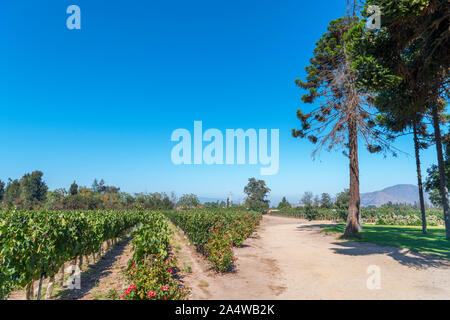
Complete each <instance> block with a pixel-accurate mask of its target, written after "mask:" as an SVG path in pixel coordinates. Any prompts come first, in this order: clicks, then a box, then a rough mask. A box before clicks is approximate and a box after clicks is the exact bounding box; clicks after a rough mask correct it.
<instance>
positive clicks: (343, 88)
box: [292, 0, 450, 238]
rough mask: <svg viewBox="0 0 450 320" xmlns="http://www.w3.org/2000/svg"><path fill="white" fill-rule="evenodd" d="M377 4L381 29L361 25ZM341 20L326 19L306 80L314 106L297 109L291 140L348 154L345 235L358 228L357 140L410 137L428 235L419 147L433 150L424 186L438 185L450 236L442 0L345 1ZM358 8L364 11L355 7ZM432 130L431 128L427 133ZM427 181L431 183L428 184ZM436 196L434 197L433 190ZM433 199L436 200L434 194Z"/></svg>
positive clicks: (381, 145) (384, 145) (373, 147)
mask: <svg viewBox="0 0 450 320" xmlns="http://www.w3.org/2000/svg"><path fill="white" fill-rule="evenodd" d="M374 5H375V6H378V7H379V8H380V9H381V14H382V27H381V29H378V30H372V29H371V28H370V30H369V29H368V28H366V27H365V26H366V24H367V20H366V19H365V18H367V17H369V16H370V14H371V12H369V11H370V10H369V9H370V7H371V6H374ZM347 6H348V12H347V15H346V16H345V17H342V18H339V19H337V20H334V21H331V22H330V25H329V27H328V31H327V32H326V33H325V34H324V35H323V36H322V38H321V39H320V40H319V41H318V42H317V46H316V48H315V50H314V57H313V58H312V59H311V65H310V66H308V67H307V68H306V71H307V77H306V81H302V80H296V83H297V85H298V86H299V87H301V88H302V89H304V90H307V94H305V95H303V97H302V100H303V102H304V103H315V102H318V103H319V107H316V108H315V109H313V110H312V111H309V112H303V111H302V110H298V111H297V118H298V119H299V120H300V122H301V128H300V129H293V130H292V134H293V136H294V137H299V138H307V139H308V140H310V141H311V142H312V143H314V144H318V147H317V148H316V150H315V151H314V153H313V155H315V153H316V152H317V151H318V150H320V149H321V148H322V147H326V148H327V149H328V150H332V149H334V148H340V149H343V150H344V154H345V155H346V156H347V157H348V158H349V168H350V188H349V206H348V215H347V228H346V230H345V233H344V236H351V235H352V234H354V233H358V232H360V230H361V213H360V195H359V158H358V144H359V143H360V142H361V141H362V142H363V143H364V144H365V146H366V147H367V149H368V150H369V151H370V152H372V153H375V152H392V153H393V154H394V155H396V154H397V150H396V149H395V148H394V147H392V142H393V140H395V138H396V137H398V136H400V135H405V134H411V135H412V136H413V141H414V154H415V156H416V164H417V177H418V185H419V193H420V199H421V200H420V204H421V208H422V220H423V232H424V233H426V219H425V205H424V200H423V187H422V173H421V170H420V150H422V149H424V148H428V147H429V146H431V145H432V144H434V145H435V147H436V153H437V165H436V167H435V168H433V169H431V170H432V171H433V172H434V173H429V174H431V175H433V177H434V178H433V179H432V181H431V180H429V181H431V182H430V183H427V185H426V188H427V189H428V188H430V190H431V189H433V190H436V188H435V187H436V186H438V188H437V189H438V190H439V192H438V194H439V198H440V201H441V206H442V208H443V210H444V220H445V226H446V234H447V238H450V212H449V203H448V183H447V175H446V170H447V172H448V162H447V163H446V162H445V161H444V155H443V154H444V153H443V146H442V144H443V141H444V142H445V141H446V140H447V139H448V135H447V136H445V135H444V137H443V134H442V132H441V126H443V125H446V124H447V122H448V116H447V115H446V114H445V109H446V100H448V70H449V57H450V55H449V54H448V48H449V43H448V42H449V34H448V30H449V17H450V13H449V12H450V11H449V10H448V2H447V0H417V1H410V0H368V1H366V3H365V4H364V5H363V6H361V7H360V6H359V5H358V1H356V0H353V1H350V0H347ZM359 9H361V10H359ZM430 128H431V130H429V129H430ZM431 184H432V186H431ZM435 196H437V194H435ZM435 199H437V198H436V197H435Z"/></svg>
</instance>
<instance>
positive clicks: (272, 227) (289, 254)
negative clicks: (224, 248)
mask: <svg viewBox="0 0 450 320" xmlns="http://www.w3.org/2000/svg"><path fill="white" fill-rule="evenodd" d="M323 224H326V223H323V222H307V221H303V220H298V219H292V218H283V217H274V216H264V219H263V221H262V224H261V226H260V228H259V231H258V233H257V235H256V237H253V238H250V239H248V240H247V241H246V242H245V243H244V246H243V247H242V248H236V249H234V250H235V254H236V256H237V258H238V262H237V268H236V270H235V271H234V272H233V273H230V274H224V275H219V274H215V273H214V272H212V271H211V270H210V268H209V266H208V264H206V263H205V262H204V261H202V260H201V257H200V256H199V255H198V254H197V253H196V252H195V251H194V250H193V248H192V247H191V246H190V245H187V244H186V241H185V242H184V243H183V244H182V248H181V253H182V254H185V255H187V256H189V259H190V260H191V261H192V273H190V274H187V275H186V276H185V277H184V279H183V280H184V283H185V285H187V286H188V287H190V288H191V291H192V293H191V296H190V297H189V298H190V299H224V300H239V299H251V300H252V299H288V300H294V299H295V300H296V299H450V262H449V261H446V260H439V259H437V258H435V257H433V256H430V255H423V254H417V253H413V252H410V251H408V250H404V249H400V248H394V247H382V246H378V245H375V244H368V243H357V242H350V241H341V240H337V239H336V238H335V237H333V236H330V235H325V234H323V233H321V231H320V226H321V225H323ZM179 236H180V235H179ZM370 266H377V267H375V268H378V270H379V272H380V273H379V275H380V277H379V279H380V282H379V284H380V288H379V289H376V288H374V287H373V286H370V287H371V288H372V289H369V288H368V286H367V282H368V279H369V278H371V279H373V275H374V274H373V273H372V272H373V271H371V270H370V269H369V272H370V273H368V268H369V267H370ZM375 283H376V282H375ZM369 284H374V282H372V281H369Z"/></svg>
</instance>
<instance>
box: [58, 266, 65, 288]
mask: <svg viewBox="0 0 450 320" xmlns="http://www.w3.org/2000/svg"><path fill="white" fill-rule="evenodd" d="M65 266H66V265H65V263H63V264H62V266H61V269H60V270H59V272H60V278H59V286H60V287H61V288H62V287H64V272H65V270H64V268H65Z"/></svg>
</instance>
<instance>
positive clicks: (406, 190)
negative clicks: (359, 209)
mask: <svg viewBox="0 0 450 320" xmlns="http://www.w3.org/2000/svg"><path fill="white" fill-rule="evenodd" d="M428 198H429V197H428V194H426V193H425V203H429V200H428ZM389 201H390V202H392V203H408V204H414V202H417V203H419V188H418V187H417V186H415V185H412V184H398V185H396V186H393V187H388V188H386V189H383V190H381V191H375V192H369V193H361V205H362V206H364V207H367V206H370V205H374V206H377V207H379V206H382V205H383V204H386V203H388V202H389Z"/></svg>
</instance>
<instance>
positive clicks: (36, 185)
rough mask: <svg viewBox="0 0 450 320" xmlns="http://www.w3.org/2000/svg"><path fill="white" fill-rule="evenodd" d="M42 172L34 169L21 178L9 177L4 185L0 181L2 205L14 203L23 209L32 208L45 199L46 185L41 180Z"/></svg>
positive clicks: (0, 200)
mask: <svg viewBox="0 0 450 320" xmlns="http://www.w3.org/2000/svg"><path fill="white" fill-rule="evenodd" d="M43 175H44V174H43V173H42V172H41V171H34V172H32V173H27V174H25V175H24V176H23V177H22V178H21V179H15V180H12V179H9V180H8V183H7V184H6V185H5V183H4V182H3V181H0V202H1V204H2V206H10V205H12V204H15V205H17V206H19V207H21V208H24V209H32V208H34V207H36V206H39V205H40V204H42V203H44V202H45V200H46V195H47V191H48V187H47V185H46V184H45V182H44V181H43V180H42V176H43Z"/></svg>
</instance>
